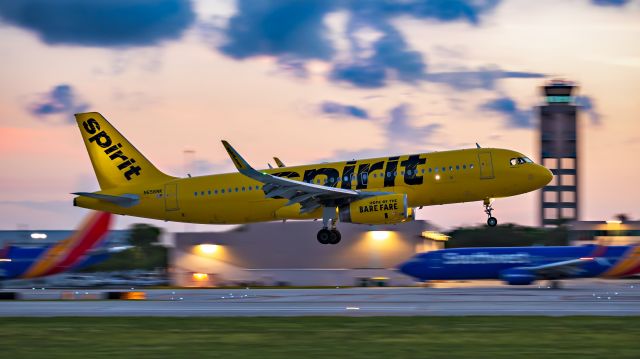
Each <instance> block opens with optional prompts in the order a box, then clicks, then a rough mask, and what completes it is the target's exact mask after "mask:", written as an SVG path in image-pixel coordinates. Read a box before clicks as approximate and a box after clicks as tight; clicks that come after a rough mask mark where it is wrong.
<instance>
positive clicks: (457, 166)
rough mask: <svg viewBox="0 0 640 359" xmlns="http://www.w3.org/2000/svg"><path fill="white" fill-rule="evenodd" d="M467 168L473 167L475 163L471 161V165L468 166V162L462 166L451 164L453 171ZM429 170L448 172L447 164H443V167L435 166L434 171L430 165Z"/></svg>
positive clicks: (450, 168)
mask: <svg viewBox="0 0 640 359" xmlns="http://www.w3.org/2000/svg"><path fill="white" fill-rule="evenodd" d="M467 168H468V169H473V163H470V164H469V166H467V165H466V164H463V165H462V166H461V165H455V166H449V171H450V172H451V171H453V170H454V169H455V170H456V171H460V170H461V169H462V170H466V169H467ZM428 171H429V173H431V172H435V173H438V172H440V171H442V172H447V166H443V167H434V168H433V171H432V168H431V167H429V170H428Z"/></svg>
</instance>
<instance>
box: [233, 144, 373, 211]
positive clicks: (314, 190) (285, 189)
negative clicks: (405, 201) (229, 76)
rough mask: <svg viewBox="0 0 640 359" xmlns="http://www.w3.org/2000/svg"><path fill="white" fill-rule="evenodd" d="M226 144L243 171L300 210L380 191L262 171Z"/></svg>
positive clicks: (271, 192) (272, 194) (269, 195)
mask: <svg viewBox="0 0 640 359" xmlns="http://www.w3.org/2000/svg"><path fill="white" fill-rule="evenodd" d="M222 144H223V145H224V148H225V149H226V150H227V152H228V153H229V156H230V157H231V160H232V161H233V164H235V166H236V168H237V169H238V171H239V172H240V173H242V174H243V175H245V176H247V177H249V178H251V179H254V180H256V181H258V182H261V183H263V184H264V186H263V187H262V190H263V191H264V193H265V194H266V196H267V198H286V199H288V200H289V202H287V203H286V204H285V206H289V205H292V204H295V203H299V204H300V206H301V207H300V213H307V212H311V211H313V210H315V209H317V208H319V207H321V206H323V205H325V204H326V205H332V203H333V204H335V203H336V202H340V201H345V202H349V201H353V200H355V199H359V198H364V197H370V196H375V195H379V194H380V193H374V192H361V191H356V190H351V189H344V188H336V187H329V186H323V185H319V184H313V183H307V182H302V181H295V180H292V179H288V178H284V177H277V176H273V175H270V174H268V173H264V172H260V171H257V170H255V169H254V168H253V167H251V166H250V165H249V163H247V161H245V160H244V158H242V156H240V154H239V153H238V152H237V151H236V150H235V149H234V148H233V147H231V145H230V144H229V143H228V142H227V141H222Z"/></svg>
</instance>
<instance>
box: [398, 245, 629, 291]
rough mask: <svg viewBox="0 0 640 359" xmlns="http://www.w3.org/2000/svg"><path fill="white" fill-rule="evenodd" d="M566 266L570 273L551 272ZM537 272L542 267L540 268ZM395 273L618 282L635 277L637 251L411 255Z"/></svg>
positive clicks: (613, 248)
mask: <svg viewBox="0 0 640 359" xmlns="http://www.w3.org/2000/svg"><path fill="white" fill-rule="evenodd" d="M573 260H582V261H581V262H580V263H576V264H572V267H571V268H570V270H565V271H560V270H559V269H558V270H556V271H554V270H553V268H546V266H549V267H553V266H554V263H557V264H558V267H562V266H565V267H566V266H567V265H566V264H565V265H563V263H567V262H568V261H573ZM541 267H542V268H541ZM399 269H400V271H401V272H403V273H405V274H407V275H410V276H412V277H415V278H417V279H418V280H420V281H430V280H478V279H501V280H504V281H506V282H507V283H509V284H529V283H531V282H533V281H534V280H537V279H564V278H592V277H604V278H618V277H625V276H630V275H634V274H637V273H640V247H637V246H636V247H634V246H608V247H604V246H596V245H588V246H566V247H501V248H500V247H498V248H492V247H488V248H453V249H444V250H438V251H432V252H426V253H420V254H417V255H416V256H415V257H413V258H412V259H410V260H409V261H407V262H406V263H403V264H402V265H401V266H400V267H399Z"/></svg>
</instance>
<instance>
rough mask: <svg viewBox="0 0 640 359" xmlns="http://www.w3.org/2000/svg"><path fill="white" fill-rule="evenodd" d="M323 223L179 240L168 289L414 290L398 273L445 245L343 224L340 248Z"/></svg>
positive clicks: (402, 231) (406, 231) (415, 234)
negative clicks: (330, 241) (325, 234)
mask: <svg viewBox="0 0 640 359" xmlns="http://www.w3.org/2000/svg"><path fill="white" fill-rule="evenodd" d="M317 229H318V223H317V222H312V221H290V222H284V223H283V222H270V223H258V224H250V225H245V226H241V227H238V228H237V229H235V230H232V231H228V232H192V233H176V234H175V238H174V243H175V247H174V248H173V249H172V250H171V253H170V255H169V276H170V280H171V283H172V284H173V285H176V286H184V287H210V286H220V285H295V286H354V285H355V286H361V285H410V284H412V283H414V282H413V280H412V279H411V278H409V277H407V276H405V275H404V274H402V273H399V272H397V271H396V270H395V267H396V266H397V265H399V264H401V263H402V262H404V261H406V260H408V259H409V258H411V257H412V256H413V255H414V254H415V253H416V252H421V251H426V250H435V249H441V248H443V247H444V242H443V241H444V240H446V237H445V236H443V235H442V234H438V233H437V232H433V231H430V229H431V228H430V225H429V224H428V223H427V222H425V221H413V222H408V223H403V224H399V225H391V226H376V227H371V226H364V225H354V224H347V223H342V224H341V225H340V231H341V232H342V241H341V242H340V243H339V244H337V245H321V244H319V243H318V242H317V241H316V238H315V232H316V231H317Z"/></svg>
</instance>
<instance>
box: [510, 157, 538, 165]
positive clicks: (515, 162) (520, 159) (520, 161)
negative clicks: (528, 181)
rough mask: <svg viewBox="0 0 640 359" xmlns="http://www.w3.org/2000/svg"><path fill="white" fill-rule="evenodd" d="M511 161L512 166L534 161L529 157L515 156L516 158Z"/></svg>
mask: <svg viewBox="0 0 640 359" xmlns="http://www.w3.org/2000/svg"><path fill="white" fill-rule="evenodd" d="M509 163H510V164H511V165H512V166H516V165H522V164H525V163H533V161H531V160H530V159H529V158H527V157H514V158H512V159H510V160H509Z"/></svg>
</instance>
